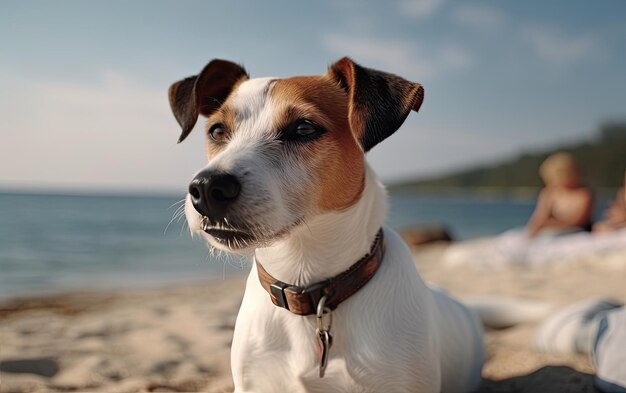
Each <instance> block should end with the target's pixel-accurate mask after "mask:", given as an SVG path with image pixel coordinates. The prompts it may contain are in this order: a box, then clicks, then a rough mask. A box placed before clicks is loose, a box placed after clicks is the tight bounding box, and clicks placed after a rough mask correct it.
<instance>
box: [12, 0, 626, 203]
mask: <svg viewBox="0 0 626 393" xmlns="http://www.w3.org/2000/svg"><path fill="white" fill-rule="evenodd" d="M624 20H626V1H617V0H599V1H594V2H589V1H579V0H560V1H558V0H555V1H549V2H546V1H542V0H537V1H504V0H502V1H480V0H475V1H467V0H464V1H451V0H402V1H395V2H394V1H378V2H375V1H330V0H328V1H315V2H314V1H309V2H298V1H282V0H280V1H269V2H261V1H238V0H233V1H222V2H217V1H215V2H212V1H194V0H185V1H173V0H172V1H163V0H150V1H139V0H137V1H117V0H112V1H111V0H109V1H106V2H87V1H72V0H67V1H63V2H52V1H28V0H20V1H14V0H5V1H2V2H0V137H1V138H0V189H36V190H48V189H55V190H62V189H72V190H74V189H77V190H101V191H142V192H143V191H146V192H157V191H168V192H169V191H173V192H177V191H181V192H184V190H185V189H186V185H187V183H188V181H189V180H190V179H191V178H192V177H193V174H194V172H196V171H197V170H198V169H199V168H201V167H202V166H204V165H205V163H206V162H205V160H206V158H205V155H204V146H203V139H204V136H203V133H202V132H201V128H202V126H203V125H202V124H200V125H198V126H196V130H195V131H194V132H192V134H191V136H190V137H189V138H188V139H187V140H186V141H185V142H183V143H181V144H180V145H177V144H176V140H177V138H178V135H179V131H180V130H179V127H178V124H177V123H176V121H175V120H174V118H173V116H172V115H171V111H170V108H169V105H168V102H167V88H168V87H169V85H170V84H171V83H173V82H175V81H176V80H179V79H181V78H183V77H186V76H189V75H194V74H196V73H198V72H199V71H200V70H201V69H202V68H203V66H204V65H205V64H206V63H208V62H209V61H210V60H211V59H213V58H223V59H228V60H232V61H235V62H238V63H241V64H243V65H244V66H245V67H246V69H247V70H248V71H249V73H250V74H251V76H252V77H263V76H275V77H288V76H294V75H315V74H323V73H324V72H325V71H326V69H327V67H328V66H329V65H330V64H332V63H333V62H334V61H335V60H337V59H339V58H341V57H343V56H346V55H348V56H351V57H352V58H353V59H354V60H356V61H357V62H359V63H360V64H362V65H364V66H367V67H371V68H377V69H380V70H384V71H388V72H393V73H395V74H398V75H400V76H402V77H404V78H407V79H409V80H412V81H415V82H419V83H421V84H422V85H423V86H424V88H425V91H426V94H425V100H424V104H423V106H422V108H421V110H420V112H419V113H412V114H411V115H410V116H409V118H408V120H407V122H406V123H405V124H404V126H403V127H402V128H401V129H400V130H399V131H398V132H396V133H395V134H394V135H393V136H392V137H391V138H389V139H387V140H386V141H385V142H384V143H382V144H380V145H379V146H376V147H375V148H374V149H373V150H372V151H371V152H370V153H369V154H368V161H369V162H370V164H371V165H372V166H373V168H374V169H375V170H376V171H377V172H378V173H379V175H380V176H381V177H382V179H383V180H384V181H387V182H393V181H397V180H400V179H409V178H422V177H430V176H433V175H436V174H441V173H445V172H448V171H452V170H457V169H466V168H470V167H473V166H475V165H479V164H484V163H491V162H497V161H498V160H501V159H506V158H510V157H513V156H514V155H516V154H519V153H520V152H523V151H527V150H542V149H546V148H549V147H552V146H556V145H559V144H562V143H567V142H569V141H578V140H581V139H585V138H589V137H590V136H591V135H592V134H593V133H594V132H595V131H596V130H597V128H598V125H599V124H601V123H602V122H605V121H612V120H621V119H624V118H626V50H625V48H626V24H625V23H624ZM199 123H203V122H199Z"/></svg>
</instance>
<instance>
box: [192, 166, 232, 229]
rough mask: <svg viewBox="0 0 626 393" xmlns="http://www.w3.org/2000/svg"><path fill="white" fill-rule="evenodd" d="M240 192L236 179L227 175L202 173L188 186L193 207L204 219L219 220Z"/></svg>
mask: <svg viewBox="0 0 626 393" xmlns="http://www.w3.org/2000/svg"><path fill="white" fill-rule="evenodd" d="M240 191H241V184H239V181H238V180H237V178H236V177H235V176H233V175H230V174H227V173H215V172H208V171H202V172H200V173H199V174H198V175H196V177H194V179H193V180H192V181H191V183H190V184H189V195H191V202H192V203H193V207H194V208H195V209H196V210H197V211H198V213H200V214H202V215H203V216H206V217H212V218H221V217H222V216H223V214H224V212H225V210H226V208H227V207H228V206H229V205H230V204H232V203H233V202H234V201H235V200H236V199H237V197H238V196H239V193H240Z"/></svg>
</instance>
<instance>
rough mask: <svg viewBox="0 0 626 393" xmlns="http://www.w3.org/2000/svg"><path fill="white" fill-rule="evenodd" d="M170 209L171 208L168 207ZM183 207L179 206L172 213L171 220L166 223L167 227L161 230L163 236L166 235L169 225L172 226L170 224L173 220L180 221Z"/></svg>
mask: <svg viewBox="0 0 626 393" xmlns="http://www.w3.org/2000/svg"><path fill="white" fill-rule="evenodd" d="M170 207H171V206H170ZM184 213H185V211H184V205H183V206H179V207H178V208H177V209H176V211H175V212H174V214H173V216H172V219H171V220H170V222H168V223H167V225H166V226H165V229H164V230H163V234H164V235H165V234H166V233H167V229H168V228H169V227H170V225H171V224H172V222H174V220H176V219H177V218H178V219H180V216H181V215H182V214H184Z"/></svg>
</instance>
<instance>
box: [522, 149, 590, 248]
mask: <svg viewBox="0 0 626 393" xmlns="http://www.w3.org/2000/svg"><path fill="white" fill-rule="evenodd" d="M539 175H540V176H541V179H542V180H543V182H544V184H545V187H544V188H543V189H542V190H541V192H540V193H539V197H538V199H537V206H536V207H535V211H534V212H533V215H532V217H531V218H530V220H529V221H528V225H527V227H526V233H527V235H528V236H529V237H536V236H537V235H538V234H539V233H541V232H544V233H567V232H573V231H590V230H591V215H592V211H593V194H592V193H591V190H590V189H589V188H588V187H586V186H584V185H582V183H581V179H580V177H581V176H580V170H579V168H578V165H577V164H576V161H575V160H574V158H573V157H572V155H571V154H569V153H555V154H552V155H550V156H549V157H548V158H546V160H545V161H544V162H543V163H542V164H541V166H540V167H539Z"/></svg>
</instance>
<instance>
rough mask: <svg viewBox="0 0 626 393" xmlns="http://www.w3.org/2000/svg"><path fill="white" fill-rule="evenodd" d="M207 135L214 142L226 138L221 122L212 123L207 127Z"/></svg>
mask: <svg viewBox="0 0 626 393" xmlns="http://www.w3.org/2000/svg"><path fill="white" fill-rule="evenodd" d="M209 137H210V138H211V139H212V140H214V141H215V142H223V141H224V140H225V139H226V129H225V128H224V125H223V124H219V123H218V124H214V125H212V126H211V128H210V129H209Z"/></svg>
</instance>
